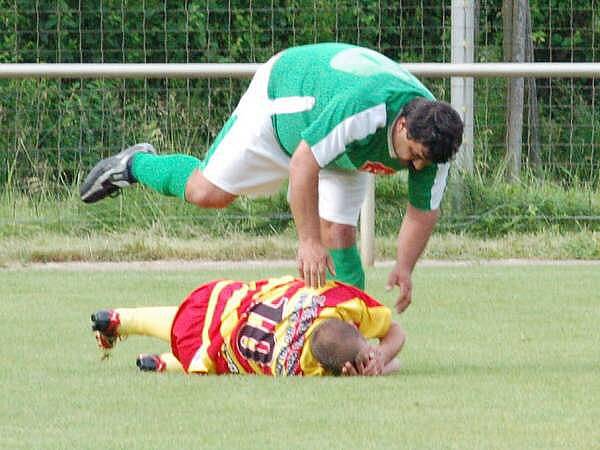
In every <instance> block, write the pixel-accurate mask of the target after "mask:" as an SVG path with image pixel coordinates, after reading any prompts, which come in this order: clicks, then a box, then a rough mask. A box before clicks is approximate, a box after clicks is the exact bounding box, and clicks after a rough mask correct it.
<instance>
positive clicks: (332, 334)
mask: <svg viewBox="0 0 600 450" xmlns="http://www.w3.org/2000/svg"><path fill="white" fill-rule="evenodd" d="M365 345H366V341H365V338H364V337H363V336H362V335H361V334H360V332H359V331H358V329H357V328H356V327H355V326H354V325H352V324H350V323H347V322H344V321H343V320H340V319H327V320H325V321H323V322H322V323H321V324H319V325H318V326H317V327H316V328H315V331H314V332H313V334H312V338H311V343H310V349H311V351H312V353H313V355H314V357H315V358H316V359H317V361H319V363H320V364H321V365H322V366H323V368H325V369H326V370H328V371H329V372H331V373H333V374H334V375H339V374H340V373H341V372H342V367H344V364H345V363H346V362H348V361H350V362H352V363H354V360H355V358H356V355H357V354H358V352H359V351H360V350H361V349H362V348H363V347H364V346H365Z"/></svg>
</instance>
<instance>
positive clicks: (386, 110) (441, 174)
mask: <svg viewBox="0 0 600 450" xmlns="http://www.w3.org/2000/svg"><path fill="white" fill-rule="evenodd" d="M268 94H269V98H270V99H271V100H272V101H274V104H279V107H278V108H276V109H275V111H274V114H273V116H272V120H273V128H274V130H275V133H276V136H277V139H278V140H279V143H280V144H281V147H282V148H283V149H284V151H285V152H286V153H288V154H289V155H291V154H292V153H293V152H294V151H295V149H296V147H297V146H298V144H299V143H300V141H301V140H305V141H306V142H307V143H308V144H309V145H310V147H311V149H312V152H313V154H314V156H315V158H316V160H317V162H318V164H319V166H320V167H322V168H327V169H338V170H362V171H368V172H372V173H377V174H391V173H394V172H396V171H397V170H401V169H405V167H403V166H402V165H401V164H400V162H399V161H398V159H397V158H396V157H395V154H394V151H393V147H392V136H391V131H392V127H393V124H394V122H395V121H396V119H397V118H398V116H399V115H400V112H401V111H402V108H403V107H404V105H406V104H407V103H408V102H410V101H411V100H413V99H414V98H416V97H423V98H426V99H429V100H434V99H435V97H434V96H433V95H432V94H431V92H430V91H429V90H428V89H427V88H426V87H425V86H423V84H421V82H420V81H419V80H417V79H416V78H415V77H414V76H413V75H411V74H410V73H409V72H408V71H406V70H405V69H403V68H402V66H400V65H399V64H397V63H395V62H394V61H392V60H391V59H389V58H387V57H385V56H383V55H381V54H380V53H377V52H375V51H373V50H369V49H366V48H362V47H357V46H353V45H348V44H337V43H328V44H315V45H306V46H301V47H293V48H290V49H288V50H285V51H283V52H281V53H280V54H279V55H278V59H277V60H276V62H275V64H274V65H273V68H272V71H271V75H270V78H269V86H268ZM409 170H410V172H409V177H408V179H409V200H410V203H411V204H412V205H413V206H414V207H416V208H419V209H422V210H431V209H437V208H438V207H439V204H440V202H441V198H442V195H443V192H444V188H445V186H446V178H447V173H448V164H432V165H430V166H428V167H427V168H425V169H423V170H420V171H415V170H412V169H409Z"/></svg>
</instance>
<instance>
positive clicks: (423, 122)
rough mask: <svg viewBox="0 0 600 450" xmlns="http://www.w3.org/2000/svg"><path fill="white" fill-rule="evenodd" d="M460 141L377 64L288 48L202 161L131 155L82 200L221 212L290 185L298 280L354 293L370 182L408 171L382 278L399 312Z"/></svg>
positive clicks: (452, 123) (370, 56) (428, 98)
mask: <svg viewBox="0 0 600 450" xmlns="http://www.w3.org/2000/svg"><path fill="white" fill-rule="evenodd" d="M462 133H463V123H462V121H461V118H460V116H459V115H458V113H457V112H456V111H455V110H454V109H452V107H451V106H450V105H448V104H446V103H444V102H440V101H437V100H436V99H435V97H434V96H433V95H432V93H431V92H430V91H429V90H428V89H427V88H426V87H425V86H424V85H423V84H422V83H421V82H420V81H419V80H417V79H416V78H415V77H414V76H412V75H411V74H410V73H409V72H408V71H406V70H405V69H403V68H402V66H401V65H399V64H397V63H396V62H394V61H392V60H391V59H389V58H387V57H385V56H384V55H382V54H380V53H377V52H375V51H373V50H370V49H366V48H361V47H356V46H353V45H347V44H341V43H324V44H315V45H305V46H300V47H292V48H289V49H287V50H284V51H282V52H280V53H278V54H277V55H275V56H273V57H272V58H271V59H269V61H267V62H266V63H265V64H263V65H261V66H260V68H259V69H258V70H257V72H256V74H255V75H254V78H253V79H252V82H251V83H250V86H249V87H248V90H247V91H246V92H245V93H244V95H243V96H242V98H241V99H240V102H239V104H238V105H237V107H236V109H235V111H234V112H233V114H232V115H231V117H230V118H229V120H228V121H227V123H225V125H224V127H223V129H222V130H221V132H220V133H219V134H218V136H217V137H216V139H215V141H214V143H213V144H212V146H211V147H210V148H209V149H208V151H207V152H206V154H205V156H204V159H203V160H200V159H198V158H197V157H196V156H192V155H187V154H169V155H156V151H155V149H154V147H152V145H150V144H138V145H134V146H132V147H129V148H127V149H125V150H123V151H122V152H120V153H119V154H117V155H115V156H112V157H109V158H106V159H104V160H102V161H100V162H98V163H97V164H96V165H95V166H94V168H93V169H92V170H91V171H90V173H89V174H88V176H87V177H86V179H85V181H84V182H83V184H82V185H81V187H80V194H81V198H82V200H83V201H84V202H87V203H93V202H96V201H99V200H101V199H103V198H106V197H107V196H109V195H110V194H113V193H115V192H118V191H119V189H120V188H123V187H125V186H129V185H131V184H133V183H136V182H139V183H141V184H143V185H145V186H147V187H149V188H151V189H154V190H155V191H158V192H160V193H161V194H164V195H168V196H173V197H178V198H180V199H183V200H185V201H187V202H189V203H192V204H194V205H196V206H199V207H202V208H223V207H226V206H227V205H229V204H230V203H231V202H232V201H233V200H234V199H235V198H237V196H239V195H263V194H270V193H273V192H276V191H277V190H278V188H279V186H280V185H281V183H282V182H283V181H284V180H286V179H287V178H288V177H289V181H290V183H289V200H290V206H291V210H292V213H293V215H294V221H295V224H296V228H297V231H298V238H299V245H298V271H299V274H300V277H301V278H303V279H304V280H305V281H306V283H307V285H308V286H311V287H319V286H321V285H322V284H323V283H324V282H325V278H326V272H327V270H329V271H330V272H331V273H332V274H333V275H335V278H336V279H338V280H340V281H343V282H345V283H349V284H353V285H354V286H357V287H359V288H361V289H362V288H364V271H363V268H362V264H361V260H360V256H359V254H358V251H357V248H356V224H357V221H358V216H359V212H360V207H361V205H362V203H363V199H364V197H365V192H366V189H367V185H368V184H367V181H368V173H367V172H370V173H374V174H383V175H389V174H393V173H395V172H397V171H399V170H407V171H408V198H409V205H408V207H407V209H406V213H405V214H404V218H403V220H402V225H401V227H400V231H399V235H398V241H397V252H396V255H397V256H396V265H395V266H394V268H393V269H392V271H391V272H390V275H389V277H388V286H389V287H390V288H391V287H393V286H399V287H400V291H401V293H400V296H399V298H398V301H397V304H396V307H397V309H398V311H399V312H401V311H403V310H404V309H405V308H406V307H407V306H408V305H409V304H410V302H411V289H412V281H411V274H412V271H413V268H414V266H415V263H416V261H417V259H418V258H419V256H420V255H421V253H422V252H423V250H424V248H425V246H426V244H427V241H428V239H429V236H430V235H431V232H432V230H433V228H434V226H435V224H436V222H437V219H438V215H439V206H440V203H441V200H442V195H443V193H444V189H445V187H446V178H447V174H448V168H449V161H450V159H451V158H452V156H453V155H454V154H455V153H456V152H457V151H458V149H459V146H460V144H461V142H462ZM196 153H204V152H202V151H200V152H196ZM398 215H399V216H401V215H402V214H401V213H400V212H399V214H398Z"/></svg>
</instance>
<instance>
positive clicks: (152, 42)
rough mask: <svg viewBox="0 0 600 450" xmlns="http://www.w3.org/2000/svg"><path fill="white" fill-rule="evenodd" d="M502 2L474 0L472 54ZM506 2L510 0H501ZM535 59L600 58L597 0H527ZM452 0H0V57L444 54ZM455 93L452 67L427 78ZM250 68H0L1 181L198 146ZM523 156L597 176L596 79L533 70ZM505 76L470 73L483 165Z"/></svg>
mask: <svg viewBox="0 0 600 450" xmlns="http://www.w3.org/2000/svg"><path fill="white" fill-rule="evenodd" d="M502 3H503V2H501V1H499V0H495V1H490V0H480V1H478V2H476V4H475V5H476V14H475V17H476V30H475V36H476V38H475V41H476V45H475V61H476V62H496V61H502V60H503V58H504V57H505V52H503V41H504V40H505V39H506V36H504V35H503V26H502V18H503V14H502V6H503V5H502ZM504 3H507V2H506V0H505V1H504ZM529 6H530V7H529V19H530V21H529V23H530V28H531V29H530V32H529V33H528V42H529V43H530V56H531V58H530V60H534V61H537V62H546V61H547V62H580V61H586V62H595V61H598V58H599V57H598V52H597V47H598V46H599V42H598V39H599V38H600V14H598V11H597V9H598V2H597V1H596V0H591V1H590V0H571V1H568V2H564V1H560V0H531V1H530V2H529ZM450 8H451V2H450V1H449V0H446V1H442V2H437V3H436V4H435V5H433V4H432V3H431V2H424V1H422V0H420V1H415V0H411V1H404V0H403V1H399V2H393V3H391V4H390V3H388V2H382V1H381V0H379V1H323V0H314V1H290V2H279V3H278V2H274V1H272V0H271V1H249V2H234V1H228V2H216V1H205V2H189V1H185V2H167V1H158V0H144V1H141V2H128V1H126V0H118V1H117V0H112V1H111V0H109V1H107V0H103V1H100V2H91V3H90V2H83V1H82V0H79V1H62V0H58V1H53V2H41V1H39V0H31V1H16V0H15V1H8V0H0V13H1V21H2V26H0V62H12V63H17V62H34V63H35V62H49V63H67V62H72V63H90V62H94V63H110V62H117V63H149V62H160V63H190V62H263V61H266V60H267V59H268V58H269V57H270V56H271V55H272V54H273V53H275V52H277V51H279V50H282V49H284V48H286V47H289V46H293V45H300V44H306V43H313V42H325V41H344V42H350V43H355V44H360V45H364V46H368V47H371V48H374V49H377V50H379V51H381V52H382V53H384V54H386V55H387V56H389V57H391V58H393V59H395V60H398V61H401V62H402V61H405V62H450V31H451V21H450V16H451V10H450ZM423 81H424V82H425V84H426V85H428V86H429V87H430V88H431V89H432V91H433V92H434V94H436V95H437V96H438V98H440V99H443V100H446V101H449V99H450V81H449V79H444V80H439V79H436V80H434V79H424V80H423ZM247 83H248V81H247V80H239V79H233V78H227V79H219V80H214V79H212V80H208V79H204V80H198V79H194V80H192V79H190V80H169V79H162V80H150V79H146V80H82V79H63V80H43V79H42V80H1V81H0V118H1V125H0V127H1V130H2V132H1V133H0V158H1V160H2V161H3V162H2V164H1V165H0V183H2V184H5V185H6V184H8V185H10V186H15V187H17V188H19V189H24V190H27V189H28V188H29V187H31V186H32V185H36V184H44V185H49V186H54V187H56V190H57V191H60V190H61V189H64V187H65V186H66V187H67V188H68V187H70V186H71V185H72V184H73V183H74V182H76V180H77V177H78V176H80V174H81V173H82V170H85V168H87V167H89V165H90V164H92V163H93V162H95V161H97V160H98V158H99V157H101V156H106V155H108V154H111V153H114V152H116V151H118V150H119V149H121V148H123V147H125V146H127V145H130V144H131V143H133V142H137V141H149V142H152V143H153V144H155V146H156V147H157V148H159V150H161V151H163V152H170V151H177V152H189V153H193V154H196V155H199V156H201V155H202V154H203V153H204V152H205V151H206V149H207V148H208V146H209V144H210V143H211V141H212V140H213V138H214V137H215V135H216V133H217V132H218V131H219V129H220V127H221V126H222V124H223V123H224V121H225V119H226V118H227V116H228V115H229V113H230V112H231V111H232V109H233V108H234V107H235V105H236V103H237V100H238V98H239V96H240V95H241V93H242V92H243V90H244V88H245V86H246V85H247ZM526 86H527V89H526V93H527V102H526V108H525V114H526V115H525V117H526V120H525V126H524V145H525V148H524V151H523V157H522V159H523V167H524V169H525V170H524V171H528V172H530V173H532V174H535V175H536V176H540V175H541V176H543V177H544V178H545V179H551V180H554V181H557V182H559V183H563V184H565V185H569V184H572V183H575V182H577V183H580V182H581V183H584V184H589V185H591V186H592V187H595V188H597V187H598V185H599V183H600V151H599V148H598V143H599V141H600V134H599V133H600V131H599V130H600V127H599V126H598V124H597V121H598V118H599V114H600V112H599V111H598V108H597V105H598V102H599V100H600V98H599V97H598V92H599V91H598V89H597V86H596V80H595V79H551V78H538V79H536V80H535V82H533V81H528V82H527V83H526ZM506 89H507V80H505V79H500V78H491V79H490V78H486V79H477V80H476V81H475V105H474V110H475V171H476V174H478V175H479V176H481V177H482V178H484V179H488V178H490V177H498V176H500V174H502V173H503V171H504V167H505V149H506V108H507V104H506V95H505V92H506Z"/></svg>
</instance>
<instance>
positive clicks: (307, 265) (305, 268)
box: [298, 242, 335, 288]
mask: <svg viewBox="0 0 600 450" xmlns="http://www.w3.org/2000/svg"><path fill="white" fill-rule="evenodd" d="M327 269H329V271H330V272H331V274H332V275H335V268H334V266H333V260H332V259H331V256H330V255H329V251H328V250H327V248H326V247H325V246H324V245H323V244H321V243H320V242H301V243H300V246H299V247H298V273H299V274H300V277H301V278H302V279H303V280H304V283H305V284H306V286H308V287H311V288H320V287H321V286H323V285H324V284H325V281H326V275H325V274H326V270H327Z"/></svg>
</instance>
